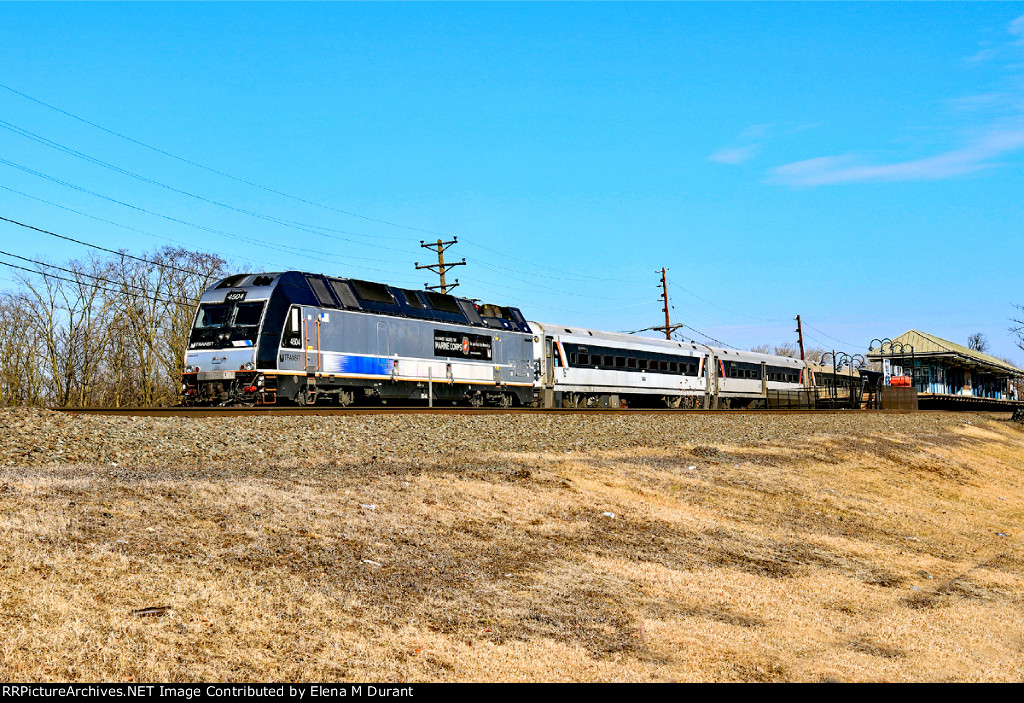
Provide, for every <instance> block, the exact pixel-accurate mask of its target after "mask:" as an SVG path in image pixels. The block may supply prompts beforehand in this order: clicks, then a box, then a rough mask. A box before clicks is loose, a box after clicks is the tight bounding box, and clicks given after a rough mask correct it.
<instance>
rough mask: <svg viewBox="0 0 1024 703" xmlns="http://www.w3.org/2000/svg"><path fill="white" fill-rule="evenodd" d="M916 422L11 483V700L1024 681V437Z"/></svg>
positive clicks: (8, 473) (976, 422)
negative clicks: (611, 685) (232, 686)
mask: <svg viewBox="0 0 1024 703" xmlns="http://www.w3.org/2000/svg"><path fill="white" fill-rule="evenodd" d="M899 417H902V418H906V419H905V420H902V419H899V418H897V419H893V417H892V416H889V417H887V418H885V420H884V427H885V431H884V434H883V433H882V432H880V431H879V432H873V431H871V427H872V425H871V421H870V420H865V421H863V422H862V425H863V428H866V429H863V428H862V429H860V430H859V431H858V432H856V433H852V434H833V435H821V434H818V433H812V432H795V433H793V434H791V435H789V436H787V437H786V439H785V440H784V441H783V440H778V439H776V440H775V441H773V442H771V443H769V444H765V445H762V446H752V445H750V444H749V443H747V444H743V445H730V444H728V443H726V442H717V443H714V444H711V443H704V444H695V445H689V446H672V447H668V446H662V447H658V446H650V447H640V448H635V449H625V450H621V451H585V452H572V453H570V452H535V453H530V452H517V453H494V452H488V453H480V454H462V455H459V456H437V455H433V456H429V457H422V458H420V457H414V456H409V457H405V458H391V457H388V458H377V459H375V460H367V459H365V458H359V459H357V458H353V457H351V456H348V455H346V454H345V453H344V452H343V451H339V452H338V453H337V454H335V455H332V456H327V457H323V458H321V459H317V460H309V459H302V460H294V461H290V462H289V461H279V460H274V461H271V462H269V463H263V464H260V465H258V466H257V465H251V464H245V463H243V464H240V465H235V466H230V465H226V464H218V465H207V466H160V465H155V464H154V465H145V466H134V465H132V466H111V465H109V464H107V465H103V466H100V465H52V466H42V467H37V466H32V467H27V466H25V467H20V468H19V467H8V468H6V469H4V470H2V472H0V511H2V512H0V544H2V547H0V628H2V630H3V632H4V636H3V637H2V641H0V679H3V680H14V681H28V680H32V681H38V680H48V681H50V680H72V681H89V680H112V681H126V680H127V681H131V680H134V681H144V680H168V681H196V680H210V681H266V680H306V681H311V680H316V681H323V680H338V681H354V680H382V681H665V680H674V681H823V680H838V681H878V680H888V681H1020V680H1022V679H1024V625H1022V622H1024V618H1022V605H1024V553H1022V550H1021V546H1020V526H1021V524H1022V518H1024V491H1022V489H1024V471H1022V470H1021V469H1022V463H1024V462H1022V460H1024V430H1022V428H1021V427H1020V426H1019V425H1014V424H1011V423H1009V422H1007V421H1005V420H999V419H996V418H994V417H986V416H967V415H960V416H957V417H958V418H959V419H958V420H956V421H950V422H948V423H946V425H944V427H945V429H944V430H943V431H942V432H938V433H937V432H935V431H934V429H933V427H934V424H935V423H934V422H931V424H928V425H927V427H926V428H925V429H921V425H920V424H915V419H914V416H899ZM967 418H969V419H970V421H971V422H972V423H973V424H966V419H967ZM681 421H684V422H685V419H682V420H681ZM879 422H880V423H881V422H882V420H879ZM879 426H881V425H879ZM382 441H386V440H385V439H383V438H382ZM691 466H694V467H696V468H694V469H690V468H689V467H691ZM371 506H372V507H371ZM604 513H613V514H614V517H608V516H606V515H604ZM997 533H1003V534H1005V535H1007V536H1006V537H1003V536H999V534H997ZM154 606H167V607H169V610H168V611H167V613H166V614H164V615H163V616H153V617H140V616H136V615H133V614H132V611H134V610H138V609H141V608H146V607H154Z"/></svg>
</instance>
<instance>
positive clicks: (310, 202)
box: [0, 84, 642, 283]
mask: <svg viewBox="0 0 1024 703" xmlns="http://www.w3.org/2000/svg"><path fill="white" fill-rule="evenodd" d="M0 88H3V89H4V90H7V91H9V92H10V93H12V94H14V95H17V96H19V97H21V98H24V99H25V100H29V101H31V102H33V103H36V104H37V105H41V106H43V107H45V108H47V109H49V110H53V111H54V112H57V113H59V114H61V115H64V116H66V117H69V118H71V119H73V120H76V121H78V122H81V123H82V124H86V125H88V126H90V127H93V128H94V129H98V130H100V131H102V132H105V133H107V134H110V135H112V136H114V137H117V138H119V139H123V140H125V141H127V142H130V143H132V144H135V145H137V146H141V147H143V148H145V149H149V150H151V151H153V152H155V153H158V154H161V155H163V156H166V157H168V158H171V159H174V160H176V161H179V162H181V163H185V164H188V165H190V166H194V167H196V168H199V169H202V170H204V171H208V172H210V173H214V174H216V175H219V176H222V177H224V178H228V179H230V180H233V181H236V182H238V183H242V184H245V185H248V186H251V187H254V188H258V189H260V190H263V191H265V192H268V193H273V194H275V195H279V196H282V197H284V198H288V199H291V200H294V201H297V202H301V203H304V204H306V205H311V206H314V207H319V208H323V209H325V210H329V211H331V212H336V213H339V214H342V215H347V216H350V217H355V218H358V219H361V220H365V221H368V222H376V223H378V224H383V225H388V226H390V227H397V228H399V229H405V230H408V231H412V232H420V233H424V234H430V235H433V236H438V237H442V238H444V237H450V236H452V235H451V233H446V232H438V231H435V230H431V229H426V228H422V227H414V226H411V225H405V224H402V223H399V222H394V221H391V220H386V219H382V218H377V217H371V216H368V215H363V214H361V213H357V212H353V211H350V210H344V209H341V208H337V207H333V206H331V205H327V204H325V203H322V202H317V201H315V200H311V199H308V198H304V197H302V196H298V195H294V194H292V193H287V192H285V191H282V190H278V189H276V188H271V187H269V186H265V185H262V184H260V183H256V182H255V181H252V180H249V179H246V178H242V177H240V176H236V175H233V174H231V173H227V172H226V171H222V170H220V169H217V168H213V167H211V166H207V165H205V164H202V163H199V162H197V161H194V160H192V159H188V158H185V157H183V156H179V155H177V154H174V153H172V152H170V151H167V150H165V149H161V148H160V147H156V146H153V145H152V144H148V143H146V142H143V141H141V140H138V139H135V138H133V137H130V136H128V135H126V134H123V133H121V132H118V131H116V130H113V129H110V128H109V127H104V126H103V125H100V124H98V123H96V122H92V121H90V120H87V119H85V118H84V117H81V116H79V115H76V114H74V113H72V112H70V111H68V110H64V109H62V108H59V107H57V106H55V105H51V104H49V103H47V102H44V101H43V100H40V99H38V98H36V97H33V96H31V95H28V94H26V93H23V92H21V91H19V90H16V89H14V88H12V87H11V86H8V85H4V84H0ZM4 124H6V125H9V126H10V128H11V131H14V132H15V133H18V134H20V135H22V136H25V137H27V138H29V139H33V140H35V141H39V142H40V143H43V144H46V145H47V146H51V147H53V148H57V149H60V150H62V151H67V153H72V154H74V155H79V156H81V157H82V158H86V159H87V160H90V161H93V162H94V163H99V164H100V165H104V166H107V167H110V168H113V169H114V170H119V171H121V172H122V173H126V175H131V176H132V177H139V178H141V179H142V180H144V181H146V182H150V183H153V184H155V185H160V186H162V187H168V188H171V189H172V190H177V191H178V192H181V193H183V194H187V195H192V196H193V197H199V198H201V199H205V200H207V201H208V202H213V203H214V204H219V205H223V206H225V207H229V208H231V209H233V210H236V211H239V212H246V214H253V215H254V216H260V215H256V214H254V213H253V211H246V210H245V209H244V208H236V207H234V206H231V205H227V204H223V203H219V202H217V201H213V200H212V199H207V198H203V196H197V195H195V194H191V193H186V192H185V191H182V190H180V189H175V188H173V186H166V185H164V184H162V183H159V182H158V181H154V180H152V179H148V178H146V177H145V176H139V175H138V174H132V173H130V172H127V171H125V170H124V169H120V167H117V166H114V165H112V164H107V162H103V161H102V160H99V159H95V157H90V156H88V155H86V154H82V153H81V152H78V151H77V150H74V149H71V148H70V147H64V146H63V145H58V144H56V142H53V141H52V140H49V139H47V138H45V137H42V136H40V135H36V134H34V133H32V132H29V131H28V130H25V129H23V128H20V127H17V126H15V125H11V124H10V123H4ZM266 217H267V218H271V220H270V221H275V222H276V221H279V220H280V222H279V223H280V224H285V225H286V226H294V227H298V228H310V229H313V230H325V231H330V232H337V233H340V234H348V235H351V236H358V237H369V238H373V239H393V240H394V239H400V238H398V237H387V236H384V235H370V234H364V233H358V232H348V231H345V230H337V229H331V228H326V227H320V226H318V225H309V224H305V223H300V222H295V221H291V220H284V219H281V218H275V217H274V216H272V215H267V216H266ZM317 233H320V232H317ZM321 234H322V233H321ZM324 236H327V235H324ZM463 239H464V243H465V244H467V245H468V246H475V247H479V248H480V249H483V250H485V251H490V252H492V253H494V254H497V255H499V256H501V257H502V258H503V259H511V260H514V261H520V262H522V263H526V264H529V265H530V266H532V267H535V268H540V269H544V270H548V271H553V272H556V273H559V274H560V275H562V276H563V277H570V278H580V279H588V280H595V281H618V282H622V283H642V281H640V280H637V279H623V278H616V277H607V276H594V275H589V274H581V273H577V272H573V271H565V270H562V269H558V268H555V267H552V266H547V265H545V264H539V263H537V262H533V261H527V260H525V259H520V258H518V257H515V256H512V255H510V254H507V253H505V252H502V251H499V250H497V249H494V248H491V247H488V246H485V245H483V244H479V243H476V242H474V241H472V239H471V238H470V239H466V238H465V237H464V238H463ZM346 241H347V240H346ZM357 243H361V242H357ZM362 244H365V243H362ZM367 245H368V246H369V244H367ZM376 246H381V245H376ZM382 248H386V247H382ZM520 273H522V272H520Z"/></svg>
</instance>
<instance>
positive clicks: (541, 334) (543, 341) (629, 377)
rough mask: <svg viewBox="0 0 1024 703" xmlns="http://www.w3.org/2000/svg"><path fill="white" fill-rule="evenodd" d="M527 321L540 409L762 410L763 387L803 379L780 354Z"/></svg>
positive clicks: (800, 367)
mask: <svg viewBox="0 0 1024 703" xmlns="http://www.w3.org/2000/svg"><path fill="white" fill-rule="evenodd" d="M529 324H530V327H531V328H532V329H533V330H534V331H535V332H536V333H537V334H536V337H535V339H536V341H535V342H534V355H535V357H536V358H537V359H538V360H539V367H540V369H541V374H542V378H541V379H539V382H538V386H539V395H540V399H541V402H542V403H543V404H544V405H545V406H548V407H621V406H634V407H637V406H643V407H652V406H661V407H670V408H679V407H690V408H696V407H704V408H711V407H716V408H717V407H736V408H739V407H752V406H753V407H764V405H765V401H766V398H767V394H768V391H769V390H791V389H798V388H801V387H802V386H803V384H804V382H805V380H806V379H805V377H804V374H803V371H804V364H803V362H801V361H799V360H797V359H790V358H788V357H777V356H771V355H768V354H757V353H754V352H744V351H737V350H725V349H718V348H715V347H709V346H704V345H702V344H696V343H693V342H677V341H673V340H659V339H649V338H646V337H636V336H633V335H628V334H617V333H613V332H600V331H597V330H589V329H581V328H575V327H565V326H563V325H554V324H549V323H538V322H530V323H529Z"/></svg>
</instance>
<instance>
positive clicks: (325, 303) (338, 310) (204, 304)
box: [182, 271, 536, 406]
mask: <svg viewBox="0 0 1024 703" xmlns="http://www.w3.org/2000/svg"><path fill="white" fill-rule="evenodd" d="M532 340H533V334H532V331H531V330H530V327H529V325H528V324H527V323H526V320H525V319H523V316H522V314H521V313H520V312H519V310H517V309H516V308H507V307H502V306H497V305H483V306H477V305H475V304H474V303H473V301H470V300H467V299H465V298H456V297H454V296H451V295H444V294H441V293H433V292H429V291H416V290H405V289H401V288H394V287H391V286H387V285H383V284H380V283H373V282H370V281H361V280H354V279H343V278H332V277H326V276H321V275H314V274H308V273H301V272H297V271H287V272H283V273H262V274H255V275H254V274H242V275H238V276H231V277H229V278H226V279H224V280H222V281H220V282H218V283H217V284H216V285H214V286H213V287H211V288H210V289H208V290H207V291H206V292H205V293H204V294H203V296H202V298H201V300H200V303H199V309H198V311H197V313H196V318H195V323H194V325H193V328H192V333H191V335H190V337H189V341H188V348H187V350H186V353H185V368H184V373H183V375H182V380H183V383H182V386H183V394H184V403H185V404H186V405H213V404H218V405H223V404H273V403H277V402H279V401H292V402H296V403H298V404H300V405H312V404H314V403H316V402H318V401H328V402H333V403H336V404H339V405H350V404H352V403H353V402H356V401H357V400H367V399H372V400H377V401H384V402H386V401H387V400H389V399H396V400H420V399H426V398H427V393H428V388H432V390H433V395H434V398H436V399H439V400H451V401H467V402H469V403H471V404H473V405H483V404H485V403H488V404H493V405H500V406H509V405H513V404H526V403H530V402H532V401H533V395H534V391H533V386H534V381H535V378H536V374H535V368H534V364H533V358H532Z"/></svg>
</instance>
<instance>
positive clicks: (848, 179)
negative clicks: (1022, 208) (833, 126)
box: [768, 15, 1024, 186]
mask: <svg viewBox="0 0 1024 703" xmlns="http://www.w3.org/2000/svg"><path fill="white" fill-rule="evenodd" d="M1005 31H1006V33H1007V34H1008V35H1009V37H1006V36H1005V35H1004V37H1003V41H1002V42H1001V43H996V44H989V45H988V46H987V47H986V48H984V49H982V50H981V51H979V52H978V53H977V54H975V55H974V56H972V57H969V58H968V59H966V61H968V62H981V61H985V60H988V59H991V58H993V57H996V56H1000V57H1005V56H1008V55H1009V54H1010V53H1011V52H1012V53H1014V54H1017V53H1019V51H1018V49H1019V48H1020V47H1024V15H1021V16H1020V17H1017V18H1016V19H1014V20H1013V21H1012V22H1010V23H1009V24H1008V25H1007V26H1006V28H1005ZM1003 68H1004V69H1011V70H1016V69H1017V68H1019V67H1018V66H1016V65H1004V66H1003ZM1019 78H1020V76H1014V77H1013V78H1012V79H1011V80H1007V81H1004V87H1005V89H1004V90H991V91H989V92H985V93H977V94H975V95H968V96H962V97H959V98H954V99H952V100H949V101H947V105H948V107H950V108H952V110H953V112H955V113H959V115H960V117H961V118H968V117H969V119H970V120H971V121H974V122H976V124H977V122H978V121H979V120H978V117H979V116H981V119H982V120H983V122H981V125H982V126H980V127H972V128H969V129H970V132H969V133H971V134H973V136H971V137H968V138H966V139H964V140H962V141H961V144H960V145H959V146H957V147H956V148H951V149H947V150H945V151H941V152H939V153H937V154H933V155H931V156H926V157H923V158H916V159H906V160H896V161H890V162H888V163H879V162H878V159H877V158H876V159H871V158H868V157H866V156H864V155H863V154H840V155H832V156H820V157H816V158H813V159H805V160H803V161H795V162H793V163H788V164H784V165H782V166H777V167H775V168H773V169H771V170H770V171H769V178H768V180H769V182H771V183H776V184H783V185H796V186H819V185H832V184H838V183H870V182H886V181H935V180H941V179H944V178H955V177H957V176H963V175H966V174H970V173H976V172H979V171H984V170H987V169H992V168H995V167H997V166H999V165H1000V162H999V159H1000V158H1001V157H1004V156H1008V155H1010V154H1012V153H1014V152H1018V151H1021V150H1024V91H1022V89H1021V86H1022V85H1024V84H1022V83H1021V81H1020V80H1019Z"/></svg>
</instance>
